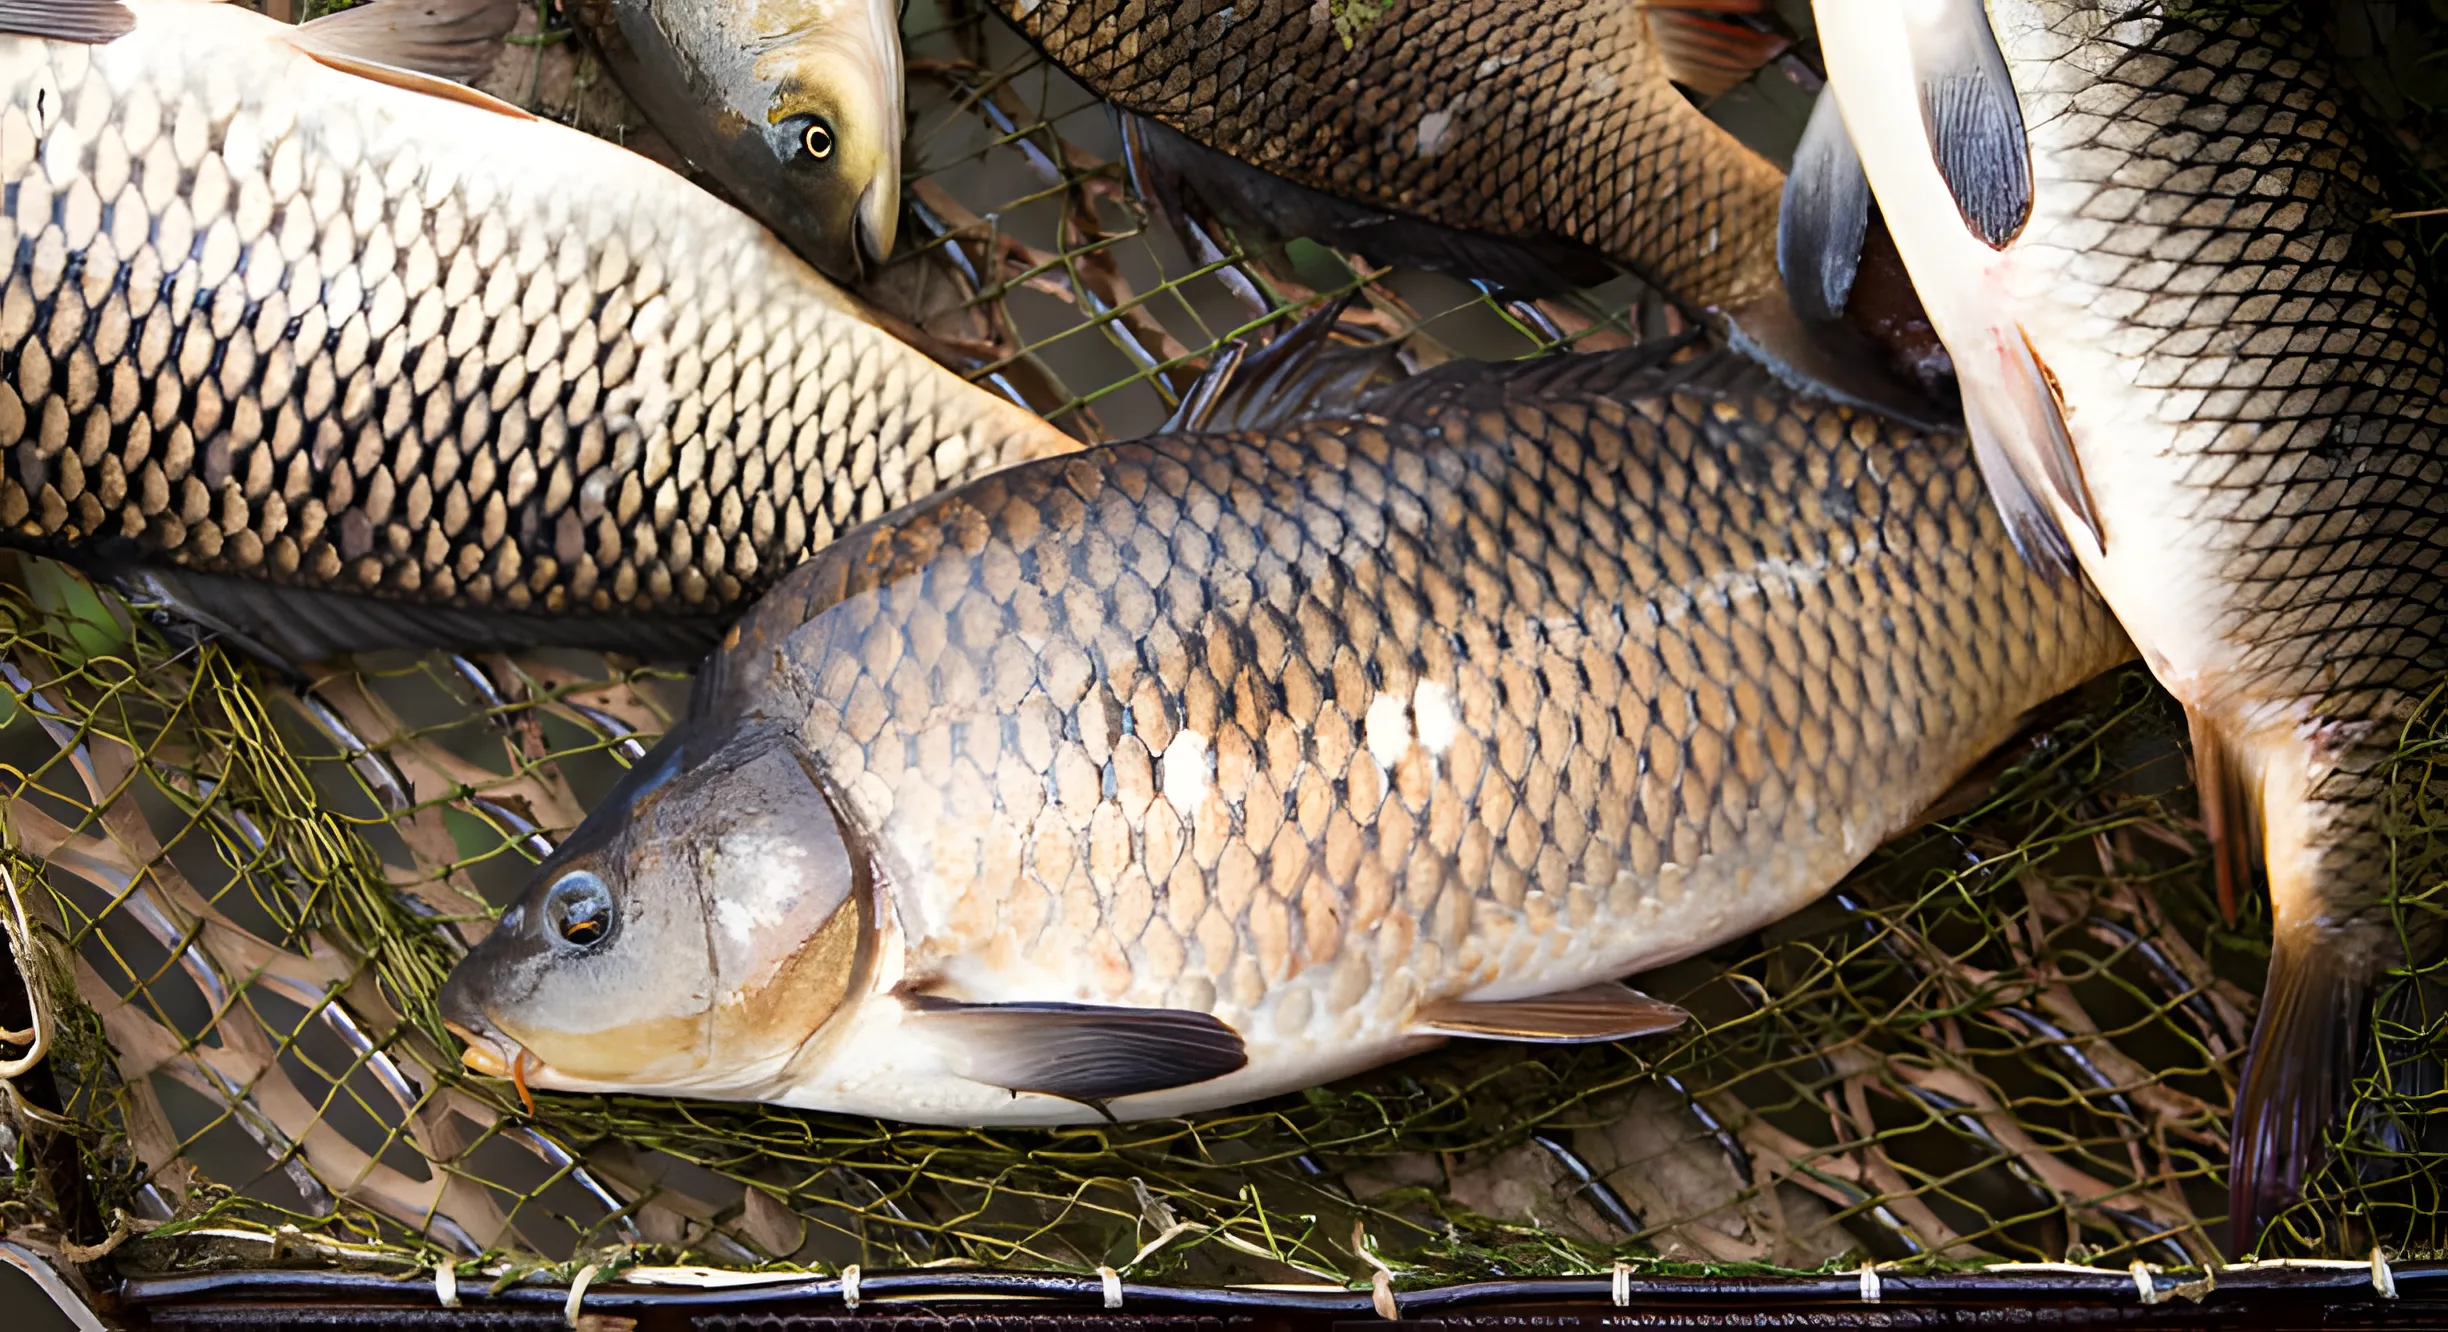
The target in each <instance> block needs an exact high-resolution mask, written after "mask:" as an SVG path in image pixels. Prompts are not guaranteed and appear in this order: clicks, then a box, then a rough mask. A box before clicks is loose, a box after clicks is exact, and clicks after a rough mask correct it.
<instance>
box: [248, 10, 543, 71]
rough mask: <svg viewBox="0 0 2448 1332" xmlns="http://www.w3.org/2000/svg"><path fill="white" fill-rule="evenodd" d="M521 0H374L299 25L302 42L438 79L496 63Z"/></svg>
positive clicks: (320, 50)
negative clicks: (503, 39) (302, 25)
mask: <svg viewBox="0 0 2448 1332" xmlns="http://www.w3.org/2000/svg"><path fill="white" fill-rule="evenodd" d="M519 3H520V0H374V3H372V4H366V5H359V6H357V7H356V8H354V9H343V10H341V11H340V12H339V13H337V14H326V15H324V16H323V17H322V18H319V19H316V20H315V21H314V22H312V23H309V24H306V25H305V26H304V27H301V28H299V29H298V30H297V33H296V35H295V36H294V37H293V38H292V40H293V41H295V42H296V43H297V44H298V45H300V46H303V47H308V48H310V49H312V50H314V51H316V52H318V53H329V54H332V55H338V56H347V57H350V58H352V59H356V60H362V61H366V62H368V63H370V64H376V65H385V66H388V67H390V68H392V69H404V70H411V71H413V72H415V73H418V74H430V75H432V76H433V77H435V78H439V79H460V80H465V79H472V78H475V77H476V76H477V75H479V74H482V73H484V72H485V71H486V70H488V69H491V68H492V67H493V60H494V57H496V56H498V55H500V54H501V51H502V38H504V37H507V36H509V35H510V29H511V27H512V26H513V25H515V24H516V23H517V22H518V15H519Z"/></svg>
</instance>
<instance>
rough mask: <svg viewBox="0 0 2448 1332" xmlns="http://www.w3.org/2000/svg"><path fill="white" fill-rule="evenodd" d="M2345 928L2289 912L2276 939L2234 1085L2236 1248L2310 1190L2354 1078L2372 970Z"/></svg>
mask: <svg viewBox="0 0 2448 1332" xmlns="http://www.w3.org/2000/svg"><path fill="white" fill-rule="evenodd" d="M2336 933H2338V932H2332V931H2328V930H2323V929H2321V928H2319V927H2317V926H2313V925H2308V924H2303V923H2297V922H2290V921H2288V920H2286V919H2285V918H2284V917H2283V915H2282V916H2281V919H2280V920H2279V922H2278V933H2277V937H2276V938H2274V939H2273V940H2271V942H2270V970H2269V985H2268V987H2267V988H2266V989H2264V990H2263V991H2262V995H2261V1016H2260V1019H2259V1020H2258V1021H2257V1022H2255V1023H2254V1024H2253V1036H2252V1046H2251V1049H2250V1050H2249V1052H2248V1053H2247V1054H2246V1055H2245V1057H2244V1077H2243V1080H2242V1081H2241V1083H2239V1084H2238V1086H2237V1088H2236V1106H2235V1125H2234V1128H2233V1131H2232V1137H2231V1139H2230V1142H2231V1147H2230V1156H2229V1158H2228V1165H2227V1204H2228V1224H2229V1226H2230V1227H2231V1229H2232V1232H2233V1233H2232V1235H2231V1239H2232V1240H2233V1243H2234V1245H2235V1251H2236V1252H2237V1253H2238V1254H2245V1253H2251V1252H2253V1251H2254V1250H2255V1249H2256V1248H2257V1247H2258V1245H2259V1244H2260V1240H2261V1233H2262V1232H2263V1231H2265V1230H2267V1229H2268V1228H2269V1225H2270V1223H2271V1222H2272V1221H2275V1220H2277V1219H2278V1215H2279V1214H2280V1213H2281V1212H2284V1211H2285V1210H2286V1209H2287V1208H2289V1207H2292V1206H2294V1204H2295V1201H2296V1199H2297V1198H2299V1197H2300V1196H2302V1193H2303V1184H2304V1180H2305V1178H2306V1177H2307V1176H2309V1175H2310V1174H2311V1172H2312V1170H2313V1168H2314V1167H2315V1166H2316V1165H2317V1164H2318V1163H2319V1162H2320V1159H2321V1156H2322V1152H2323V1147H2322V1143H2321V1135H2322V1132H2323V1131H2324V1130H2325V1129H2327V1128H2328V1126H2329V1122H2330V1120H2331V1119H2333V1118H2334V1117H2335V1116H2336V1115H2337V1111H2338V1106H2339V1103H2340V1101H2341V1100H2342V1099H2343V1098H2344V1096H2345V1093H2346V1087H2347V1084H2348V1082H2349V1081H2350V1080H2351V1079H2352V1077H2353V1070H2354V1066H2355V1059H2356V1054H2357V1042H2356V1039H2355V1038H2356V1035H2357V1033H2358V1031H2359V1030H2360V1025H2361V1018H2362V1010H2363V1000H2364V994H2365V991H2366V989H2367V988H2368V984H2369V982H2368V980H2367V977H2368V976H2369V974H2370V972H2369V970H2368V968H2367V965H2366V960H2365V959H2364V958H2363V957H2362V956H2360V955H2359V950H2358V949H2357V948H2355V947H2354V946H2353V945H2352V944H2351V943H2350V942H2348V941H2347V940H2345V939H2344V938H2342V937H2333V935H2335V934H2336Z"/></svg>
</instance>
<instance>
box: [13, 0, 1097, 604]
mask: <svg viewBox="0 0 2448 1332" xmlns="http://www.w3.org/2000/svg"><path fill="white" fill-rule="evenodd" d="M268 32H277V29H273V28H272V25H270V24H269V23H268V22H267V21H265V20H263V19H261V18H260V17H257V16H253V15H248V14H245V13H244V12H243V11H237V10H236V8H235V7H229V6H223V7H213V6H201V5H198V6H170V7H168V8H167V9H165V8H163V7H160V6H149V7H146V8H145V9H144V10H143V11H141V21H140V23H139V26H138V28H137V31H136V32H135V33H134V34H132V35H131V36H128V37H126V38H123V39H121V40H120V41H119V42H117V43H115V44H112V45H110V46H107V47H102V48H88V47H82V46H76V45H70V44H56V43H43V42H35V41H30V40H15V39H13V40H4V41H0V183H4V185H5V192H6V201H5V208H0V214H4V215H0V253H7V254H10V255H13V256H15V259H16V262H15V264H14V266H13V267H12V268H11V269H10V270H9V271H8V272H7V274H6V276H5V279H0V281H4V282H5V285H4V286H0V450H5V454H0V525H5V531H6V532H7V533H8V536H9V539H10V540H12V541H15V542H17V543H19V544H33V545H37V546H40V547H45V548H55V549H64V548H72V547H76V546H79V545H83V544H85V543H90V542H94V541H96V540H101V539H109V538H130V539H133V540H134V541H135V542H136V543H137V545H138V546H139V548H140V549H141V550H143V551H144V552H145V553H146V554H147V555H148V556H149V557H151V558H153V559H155V560H158V561H162V562H167V563H171V564H175V565H178V566H181V567H185V568H188V569H193V570H197V571H200V572H208V573H227V574H242V575H246V576H248V577H250V578H256V579H264V580H269V581H272V582H275V583H280V584H287V585H295V586H306V587H315V588H322V589H327V590H335V591H352V592H368V593H375V594H379V595H383V596H387V597H393V598H400V599H407V600H415V601H423V602H431V603H440V604H446V605H451V606H459V607H474V608H487V609H522V608H534V609H538V610H544V611H555V612H559V611H583V612H651V613H673V612H679V613H692V614H705V613H709V612H718V611H721V610H724V609H728V608H735V607H737V606H738V605H740V604H742V603H744V601H745V600H746V599H747V598H749V597H750V596H752V595H753V594H754V593H755V592H756V591H757V590H758V589H760V588H761V587H762V586H763V585H765V584H767V583H770V582H771V581H772V580H773V579H774V578H775V577H777V576H779V575H780V574H781V573H782V572H783V571H784V570H786V569H788V568H789V567H791V566H792V565H793V564H795V563H797V562H798V561H799V560H800V559H802V558H804V557H805V556H806V555H807V554H809V553H810V552H812V551H814V550H816V549H818V548H820V547H821V546H822V545H823V544H824V543H826V542H827V541H829V540H830V539H831V538H832V537H833V536H834V535H835V534H836V533H837V532H838V531H840V530H841V529H843V528H846V527H848V526H851V525H854V524H856V523H858V522H860V521H863V520H865V519H868V518H872V517H874V516H876V515H878V514H880V513H883V512H885V511H887V510H889V509H891V508H892V507H894V506H896V505H898V504H901V503H903V502H905V501H907V500H910V499H913V498H916V497H918V496H920V495H923V494H926V493H927V492H929V491H931V490H933V489H934V488H935V487H936V486H937V485H938V484H940V483H941V482H943V481H945V480H949V479H955V478H958V477H961V476H964V475H967V474H970V473H974V472H977V471H980V470H982V469H984V468H987V467H991V466H995V465H998V464H1000V463H1003V462H1006V461H1010V460H1011V459H1013V458H1017V457H1026V456H1036V455H1037V454H1039V453H1041V452H1043V451H1044V448H1043V447H1042V446H1043V445H1045V444H1046V442H1047V441H1046V436H1047V435H1048V434H1049V433H1051V432H1050V429H1049V428H1047V427H1044V426H1042V425H1041V424H1038V423H1034V422H1033V421H1030V420H1028V419H1027V418H1025V417H1024V416H1023V415H1022V414H1020V413H1018V412H1016V411H1014V410H1010V409H1005V408H1002V407H1001V405H1000V404H998V403H996V402H994V401H993V400H991V399H987V398H986V397H985V396H984V395H983V394H981V393H979V392H978V391H977V390H975V389H973V388H970V387H969V386H967V385H965V384H962V383H961V382H959V381H958V380H957V379H954V378H953V377H951V376H950V375H948V374H946V373H945V372H942V371H940V370H938V369H936V368H935V367H933V366H931V365H928V364H926V363H925V362H923V361H921V360H919V359H918V358H917V357H916V356H915V355H914V354H913V353H910V352H908V351H907V350H906V349H904V348H902V347H901V346H900V345H899V344H897V343H895V342H893V341H892V340H891V339H890V338H889V337H888V336H886V335H885V334H883V333H881V332H879V331H877V330H875V329H873V328H871V327H869V326H867V325H866V324H864V323H863V322H861V321H860V320H859V319H858V318H856V317H855V316H853V315H852V314H850V313H848V310H847V307H846V305H845V304H844V303H843V302H842V301H841V299H840V298H839V297H838V296H835V295H833V294H832V293H831V292H829V291H828V290H826V289H825V288H823V287H822V285H821V283H820V281H819V279H817V278H816V277H815V276H814V275H813V274H812V273H811V272H810V271H809V270H807V269H806V268H804V267H803V266H801V265H800V264H799V263H798V262H797V261H796V260H794V259H792V258H790V257H789V256H788V255H787V253H786V252H784V251H783V250H782V248H781V247H780V246H779V245H778V244H777V243H775V242H774V241H773V240H772V239H771V238H770V237H769V236H767V235H766V233H765V232H763V231H762V230H761V229H759V228H757V227H756V226H754V225H753V224H751V223H749V222H747V221H746V220H745V219H743V218H740V217H738V216H737V215H735V214H733V213H732V212H731V211H730V210H728V209H726V208H724V207H722V206H721V205H719V204H717V203H715V202H714V201H712V200H710V199H708V198H706V197H704V196H702V195H701V194H699V193H698V192H697V191H695V190H694V189H692V188H691V187H689V186H688V185H687V184H686V183H685V182H682V181H681V180H679V179H678V178H677V177H674V176H670V175H669V174H668V173H664V172H662V171H660V170H658V169H655V168H652V167H650V166H647V165H646V164H644V163H643V162H642V161H639V160H637V159H634V158H632V157H630V156H629V155H627V154H624V153H622V152H621V151H620V150H618V149H616V148H613V147H611V146H610V145H607V144H599V143H596V142H594V141H593V140H590V139H587V138H586V137H585V136H583V135H580V134H577V133H575V132H571V131H563V130H560V129H559V128H558V127H552V126H548V125H544V124H542V123H540V122H527V121H520V120H513V119H511V118H509V117H506V116H500V115H492V114H487V113H484V112H480V111H476V110H473V109H470V108H463V107H459V106H456V105H452V104H449V103H445V102H442V101H440V100H438V99H434V98H431V97H427V96H422V95H417V94H412V93H405V92H401V91H399V90H395V89H390V88H385V87H382V86H379V85H376V84H373V83H369V82H366V81H363V80H360V79H357V78H354V77H351V76H347V75H343V74H339V73H336V72H333V71H330V70H327V69H325V68H323V67H322V66H319V65H316V64H314V63H312V62H310V61H308V60H306V59H304V58H302V57H300V56H297V55H296V54H294V53H293V52H291V51H290V50H289V49H288V48H287V47H285V46H283V45H281V44H279V43H278V42H277V41H275V40H273V39H272V38H271V37H270V36H268V35H267V33H268Z"/></svg>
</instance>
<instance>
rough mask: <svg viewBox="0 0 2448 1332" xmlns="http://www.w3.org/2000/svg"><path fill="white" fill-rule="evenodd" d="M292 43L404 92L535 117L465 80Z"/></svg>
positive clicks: (333, 65) (326, 62) (320, 60)
mask: <svg viewBox="0 0 2448 1332" xmlns="http://www.w3.org/2000/svg"><path fill="white" fill-rule="evenodd" d="M342 12H343V13H353V12H354V11H348V10H344V11H342ZM334 17H338V16H337V15H335V16H334ZM317 21H318V22H320V21H321V20H317ZM293 45H295V46H296V47H297V49H298V50H299V51H300V52H302V53H304V54H305V55H306V56H307V57H308V58H309V59H311V60H313V61H314V62H315V63H316V64H318V65H321V66H323V67H324V68H326V69H333V70H338V71H339V72H340V73H343V74H354V75H356V76H357V77H358V78H361V79H370V80H372V81H373V82H375V83H382V84H388V85H390V86H391V87H394V88H398V89H400V90H402V91H404V92H412V93H423V94H424V95H426V96H427V97H438V98H440V99H442V100H443V101H445V102H457V103H459V104H460V105H461V106H472V107H474V108H476V109H477V110H479V111H490V112H492V113H493V114H495V115H497V116H507V117H509V118H510V119H512V120H533V119H535V118H536V117H535V115H534V113H533V112H530V111H526V110H524V109H522V108H520V107H516V106H512V105H511V104H510V103H508V102H505V101H503V100H502V99H500V98H498V97H495V96H494V95H493V94H491V93H486V92H478V91H477V90H475V89H474V88H471V87H469V86H467V85H466V84H464V83H453V82H451V81H450V80H449V79H445V78H439V77H436V76H435V75H432V74H421V73H418V72H417V71H416V70H413V69H400V68H398V67H397V66H393V65H386V64H383V63H381V62H379V61H374V60H365V59H361V58H359V57H357V56H353V55H348V54H345V53H343V52H338V51H327V50H324V49H323V48H321V47H319V46H313V45H309V44H307V43H305V42H303V41H299V42H295V43H293Z"/></svg>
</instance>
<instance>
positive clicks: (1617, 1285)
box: [1612, 1258, 1632, 1309]
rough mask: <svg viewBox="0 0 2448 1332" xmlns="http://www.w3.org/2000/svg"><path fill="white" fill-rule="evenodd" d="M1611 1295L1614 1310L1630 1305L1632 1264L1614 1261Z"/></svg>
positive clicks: (1619, 1260)
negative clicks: (1613, 1300)
mask: <svg viewBox="0 0 2448 1332" xmlns="http://www.w3.org/2000/svg"><path fill="white" fill-rule="evenodd" d="M1612 1293H1613V1295H1614V1296H1615V1307H1616V1308H1618V1309H1621V1308H1625V1307H1627V1306H1629V1305H1630V1304H1631V1303H1632V1264H1630V1263H1627V1262H1625V1261H1624V1260H1623V1259H1621V1258H1618V1259H1616V1260H1615V1279H1614V1282H1613V1290H1612Z"/></svg>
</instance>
